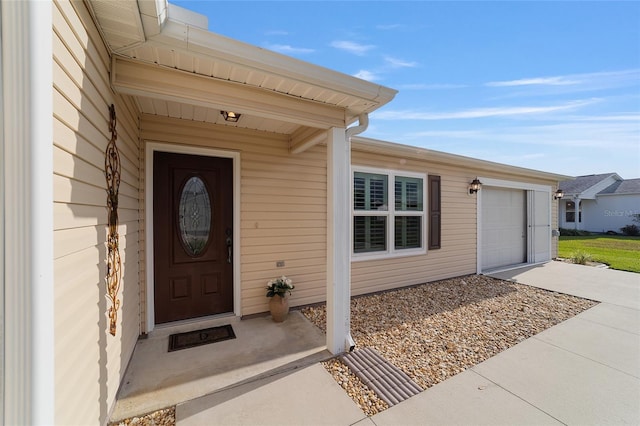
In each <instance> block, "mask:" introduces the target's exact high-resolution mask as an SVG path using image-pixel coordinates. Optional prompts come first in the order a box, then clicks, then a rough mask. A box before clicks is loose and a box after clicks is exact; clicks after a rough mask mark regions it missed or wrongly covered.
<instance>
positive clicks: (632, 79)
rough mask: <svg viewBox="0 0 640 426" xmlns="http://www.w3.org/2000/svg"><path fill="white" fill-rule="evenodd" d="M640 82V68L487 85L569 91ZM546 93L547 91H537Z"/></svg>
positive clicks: (494, 82) (488, 85)
mask: <svg viewBox="0 0 640 426" xmlns="http://www.w3.org/2000/svg"><path fill="white" fill-rule="evenodd" d="M639 83H640V69H630V70H622V71H604V72H594V73H584V74H568V75H559V76H547V77H531V78H522V79H517V80H506V81H491V82H488V83H485V86H487V87H520V88H526V87H530V88H535V89H536V90H540V88H543V87H546V88H549V89H550V90H551V89H553V91H554V93H556V92H557V91H558V90H560V91H562V92H564V93H568V92H575V91H586V90H602V89H610V88H614V87H625V86H632V85H638V84H639ZM537 93H540V94H546V93H547V92H537Z"/></svg>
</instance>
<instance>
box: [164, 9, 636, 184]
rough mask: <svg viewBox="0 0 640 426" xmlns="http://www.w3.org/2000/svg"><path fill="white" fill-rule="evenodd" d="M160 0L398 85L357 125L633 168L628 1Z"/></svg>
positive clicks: (416, 140) (261, 42)
mask: <svg viewBox="0 0 640 426" xmlns="http://www.w3.org/2000/svg"><path fill="white" fill-rule="evenodd" d="M172 3H175V4H177V5H179V6H182V7H184V8H187V9H190V10H193V11H196V12H199V13H202V14H204V15H207V16H208V18H209V30H210V31H212V32H215V33H218V34H222V35H225V36H227V37H231V38H234V39H238V40H241V41H244V42H247V43H250V44H253V45H256V46H260V47H263V48H265V49H269V50H273V51H277V52H280V53H284V54H286V55H289V56H293V57H296V58H298V59H301V60H304V61H307V62H311V63H313V64H316V65H320V66H324V67H327V68H331V69H334V70H337V71H340V72H343V73H345V74H349V75H354V76H357V77H360V78H363V79H366V80H370V81H373V82H375V83H378V84H381V85H384V86H388V87H391V88H394V89H396V90H399V93H398V94H397V95H396V98H395V99H394V100H393V101H392V102H390V103H389V104H388V105H386V106H384V107H383V108H381V109H379V110H378V111H376V112H375V113H373V114H371V116H370V126H369V129H368V130H367V132H366V133H364V134H363V136H368V137H371V138H376V139H382V140H387V141H391V142H398V143H403V144H408V145H415V146H420V147H424V148H429V149H435V150H439V151H444V152H449V153H454V154H460V155H465V156H469V157H475V158H480V159H484V160H490V161H496V162H500V163H506V164H511V165H515V166H521V167H528V168H532V169H537V170H543V171H548V172H553V173H560V174H566V175H573V176H576V175H584V174H592V173H605V172H617V173H618V174H620V175H621V176H622V177H623V178H627V179H630V178H638V177H640V2H613V1H601V2H582V1H580V2H578V1H567V2H555V1H539V2H522V1H513V2H471V1H468V2H422V1H412V2H403V1H348V2H340V1H325V2H312V1H297V2H293V1H286V2H285V1H281V2H270V1H260V2H248V1H224V2H222V1H215V2H214V1H172Z"/></svg>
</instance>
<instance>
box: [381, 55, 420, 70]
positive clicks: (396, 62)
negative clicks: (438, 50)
mask: <svg viewBox="0 0 640 426" xmlns="http://www.w3.org/2000/svg"><path fill="white" fill-rule="evenodd" d="M384 61H385V63H386V64H387V65H389V66H390V67H391V68H414V67H416V66H418V63H417V62H409V61H405V60H402V59H398V58H394V57H392V56H385V57H384Z"/></svg>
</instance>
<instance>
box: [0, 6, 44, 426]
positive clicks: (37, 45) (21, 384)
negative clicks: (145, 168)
mask: <svg viewBox="0 0 640 426" xmlns="http://www.w3.org/2000/svg"><path fill="white" fill-rule="evenodd" d="M0 8H1V11H0V15H1V16H0V18H1V22H2V24H1V33H2V35H1V42H2V49H1V50H0V51H1V53H2V63H1V66H2V72H1V75H2V104H1V105H2V106H1V109H2V110H1V116H2V126H1V127H2V141H1V144H0V147H1V149H2V161H1V162H0V167H1V168H0V173H1V176H0V186H1V188H0V191H3V196H4V197H3V199H2V203H3V206H2V207H3V209H2V215H1V216H0V218H1V219H2V222H3V235H2V237H3V240H2V244H3V245H4V247H3V253H2V254H3V256H2V259H1V261H2V262H3V267H2V268H0V269H3V272H4V274H3V276H2V277H1V279H2V290H3V291H4V300H3V302H4V306H3V309H2V314H3V326H4V329H3V330H2V341H1V343H2V348H1V349H2V352H3V357H4V365H3V366H2V367H3V377H2V389H0V395H2V418H1V419H0V422H1V423H3V424H33V425H40V424H54V423H55V419H54V340H53V339H54V327H53V324H54V316H53V309H54V292H53V53H52V46H53V31H52V27H53V25H52V24H53V20H52V13H53V10H52V8H53V5H52V3H51V2H50V1H37V0H30V1H8V2H5V1H3V2H2V4H1V5H0Z"/></svg>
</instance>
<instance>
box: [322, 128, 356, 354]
mask: <svg viewBox="0 0 640 426" xmlns="http://www.w3.org/2000/svg"><path fill="white" fill-rule="evenodd" d="M327 135H328V137H327V349H328V350H329V352H331V353H332V354H339V353H342V352H345V349H346V346H347V343H346V342H347V337H348V336H349V331H350V321H351V312H350V309H351V305H350V298H351V244H350V241H351V234H350V219H351V207H350V206H351V200H350V194H351V185H350V182H351V179H350V171H351V144H350V141H349V140H348V139H347V137H346V134H345V129H342V128H332V129H330V130H328V131H327Z"/></svg>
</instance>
